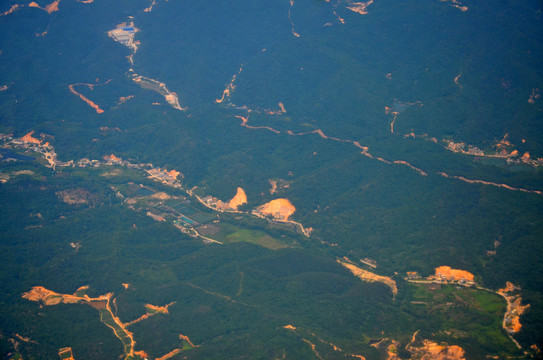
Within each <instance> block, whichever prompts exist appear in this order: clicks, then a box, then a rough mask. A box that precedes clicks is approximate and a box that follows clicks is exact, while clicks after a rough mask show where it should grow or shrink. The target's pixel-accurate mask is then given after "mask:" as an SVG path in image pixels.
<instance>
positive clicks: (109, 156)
mask: <svg viewBox="0 0 543 360" xmlns="http://www.w3.org/2000/svg"><path fill="white" fill-rule="evenodd" d="M104 160H106V161H121V158H118V157H117V156H115V155H113V154H111V155H104Z"/></svg>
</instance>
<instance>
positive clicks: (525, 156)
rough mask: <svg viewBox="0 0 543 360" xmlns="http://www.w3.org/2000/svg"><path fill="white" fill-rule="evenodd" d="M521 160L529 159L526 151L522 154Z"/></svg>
mask: <svg viewBox="0 0 543 360" xmlns="http://www.w3.org/2000/svg"><path fill="white" fill-rule="evenodd" d="M522 160H530V153H529V152H527V151H526V152H525V153H524V155H522Z"/></svg>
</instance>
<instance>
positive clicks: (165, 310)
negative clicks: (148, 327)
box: [124, 302, 174, 326]
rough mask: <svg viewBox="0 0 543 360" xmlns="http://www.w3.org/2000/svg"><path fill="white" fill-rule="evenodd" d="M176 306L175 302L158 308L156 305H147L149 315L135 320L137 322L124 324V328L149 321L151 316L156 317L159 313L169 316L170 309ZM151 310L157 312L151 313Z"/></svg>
mask: <svg viewBox="0 0 543 360" xmlns="http://www.w3.org/2000/svg"><path fill="white" fill-rule="evenodd" d="M172 304H174V303H173V302H172V303H169V304H168V305H166V306H156V305H151V304H146V305H145V308H146V309H147V314H145V315H142V316H140V317H139V318H137V319H135V320H132V321H130V322H127V323H126V324H124V326H130V325H133V324H135V323H138V322H140V321H143V320H145V319H148V318H150V317H151V316H154V315H156V314H157V313H160V314H169V311H168V308H169V307H170V306H171V305H172ZM149 310H153V311H155V312H149Z"/></svg>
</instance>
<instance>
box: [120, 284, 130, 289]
mask: <svg viewBox="0 0 543 360" xmlns="http://www.w3.org/2000/svg"><path fill="white" fill-rule="evenodd" d="M122 285H123V287H124V288H125V289H128V288H129V287H130V284H124V283H123V284H122Z"/></svg>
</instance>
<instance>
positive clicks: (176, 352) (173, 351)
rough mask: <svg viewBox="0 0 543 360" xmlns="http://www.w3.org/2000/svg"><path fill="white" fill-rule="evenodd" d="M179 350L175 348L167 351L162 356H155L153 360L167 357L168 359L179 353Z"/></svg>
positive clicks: (164, 359) (163, 359) (162, 359)
mask: <svg viewBox="0 0 543 360" xmlns="http://www.w3.org/2000/svg"><path fill="white" fill-rule="evenodd" d="M180 352H181V349H175V350H172V351H170V352H169V353H167V354H166V355H164V356H161V357H158V358H156V359H155V360H167V359H170V358H172V357H174V356H175V355H177V354H179V353H180Z"/></svg>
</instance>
